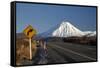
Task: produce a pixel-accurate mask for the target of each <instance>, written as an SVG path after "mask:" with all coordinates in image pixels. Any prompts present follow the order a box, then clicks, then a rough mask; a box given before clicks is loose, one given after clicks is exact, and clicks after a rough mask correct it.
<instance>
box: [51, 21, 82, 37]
mask: <svg viewBox="0 0 100 68" xmlns="http://www.w3.org/2000/svg"><path fill="white" fill-rule="evenodd" d="M83 35H84V33H83V32H82V31H81V30H79V29H78V28H76V27H75V26H74V25H72V24H71V23H70V22H62V23H61V24H60V26H59V27H58V28H57V29H56V30H55V31H53V33H52V36H55V37H70V36H83Z"/></svg>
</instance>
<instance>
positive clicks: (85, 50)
mask: <svg viewBox="0 0 100 68" xmlns="http://www.w3.org/2000/svg"><path fill="white" fill-rule="evenodd" d="M47 48H48V52H47V60H48V64H53V63H73V62H90V61H96V56H97V53H96V47H95V46H89V45H79V44H72V43H64V42H48V43H47Z"/></svg>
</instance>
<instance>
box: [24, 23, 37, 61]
mask: <svg viewBox="0 0 100 68" xmlns="http://www.w3.org/2000/svg"><path fill="white" fill-rule="evenodd" d="M23 33H24V34H25V35H26V36H27V37H28V38H29V52H30V60H31V59H32V42H31V38H32V37H33V36H35V35H36V30H35V29H33V27H32V26H31V25H29V26H28V27H26V28H25V29H24V31H23Z"/></svg>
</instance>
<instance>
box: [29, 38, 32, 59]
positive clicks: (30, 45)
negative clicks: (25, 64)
mask: <svg viewBox="0 0 100 68" xmlns="http://www.w3.org/2000/svg"><path fill="white" fill-rule="evenodd" d="M29 47H30V60H31V59H32V43H31V38H29Z"/></svg>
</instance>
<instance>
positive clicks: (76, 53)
mask: <svg viewBox="0 0 100 68" xmlns="http://www.w3.org/2000/svg"><path fill="white" fill-rule="evenodd" d="M54 46H55V47H57V48H60V49H63V50H65V51H67V52H70V53H73V54H76V55H79V56H82V57H84V58H88V59H90V60H94V61H95V60H96V59H95V58H92V57H89V56H86V55H84V54H80V53H78V52H75V51H72V50H69V49H67V48H66V49H65V48H63V47H60V46H57V45H54Z"/></svg>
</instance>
